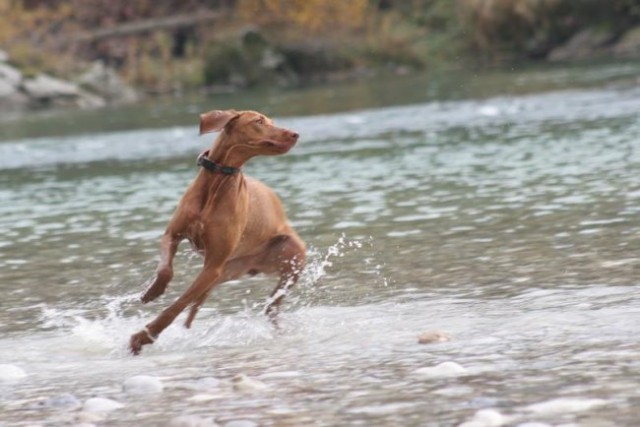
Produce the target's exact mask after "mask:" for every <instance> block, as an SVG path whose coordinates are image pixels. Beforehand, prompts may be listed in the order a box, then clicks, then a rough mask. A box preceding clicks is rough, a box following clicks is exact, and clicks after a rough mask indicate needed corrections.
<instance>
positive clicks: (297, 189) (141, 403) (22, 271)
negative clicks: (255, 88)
mask: <svg viewBox="0 0 640 427" xmlns="http://www.w3.org/2000/svg"><path fill="white" fill-rule="evenodd" d="M611 70H612V69H604V71H601V74H606V73H607V72H611ZM613 70H614V74H615V70H616V69H613ZM618 70H619V69H618ZM625 70H626V71H625ZM592 72H595V71H592ZM627 72H628V69H624V70H623V71H622V72H621V73H622V74H624V73H627ZM578 74H580V73H578ZM601 74H598V75H601ZM584 75H588V73H586V72H585V73H584ZM545 76H546V77H545ZM552 76H555V77H556V78H557V76H558V74H557V72H556V74H553V73H551V74H548V75H543V77H544V78H543V80H545V79H547V80H552V79H551V77H552ZM518 79H520V80H518ZM522 79H526V80H527V81H528V82H529V83H530V85H529V86H531V85H533V86H535V79H533V78H532V75H531V74H520V75H518V74H515V73H514V75H512V76H509V77H508V78H505V79H504V82H509V84H511V85H512V86H511V88H513V87H515V86H517V84H516V85H515V86H514V82H518V81H522ZM418 82H423V83H424V81H422V80H419V81H414V82H413V83H412V84H411V85H410V86H407V84H406V83H393V82H389V83H388V84H387V85H385V86H384V87H385V88H386V92H385V93H386V95H384V96H382V95H380V96H378V95H375V94H377V93H379V92H377V91H380V87H379V86H378V87H375V85H373V84H372V83H368V84H369V85H370V86H366V84H365V85H364V86H362V84H359V85H360V86H358V87H359V89H358V91H359V92H358V93H360V94H361V96H360V97H358V96H357V95H356V94H353V93H351V92H349V91H347V90H346V89H345V92H344V93H343V92H341V91H337V92H336V90H335V89H325V91H330V90H333V92H331V93H332V95H330V96H329V95H326V96H325V98H322V99H325V101H326V100H327V99H329V100H332V101H331V102H329V101H327V102H324V101H322V102H321V101H318V99H319V97H318V93H320V92H313V91H308V92H307V93H306V94H305V93H304V92H302V93H296V94H286V93H285V94H281V95H279V96H278V97H272V98H270V96H271V95H268V94H267V95H264V94H263V95H260V96H263V97H262V98H259V97H258V98H250V97H249V98H247V97H245V98H238V101H237V104H238V105H240V108H242V107H245V106H248V105H247V104H251V101H252V100H253V101H255V102H254V105H255V104H257V107H255V106H254V108H258V107H260V109H262V110H264V111H265V112H267V113H270V114H273V112H275V114H273V115H274V116H275V119H276V122H277V123H279V124H281V125H283V126H287V127H290V128H292V129H295V130H296V131H298V132H299V133H300V134H301V139H300V142H299V144H298V145H297V146H296V147H295V148H294V149H293V150H292V151H291V152H290V153H289V154H287V155H285V156H280V157H273V158H256V159H254V160H252V161H251V162H250V163H249V164H248V165H247V166H246V169H245V172H246V173H247V174H249V175H252V176H254V177H257V178H260V179H262V180H263V181H265V182H266V183H268V184H269V185H270V186H272V187H273V188H274V189H275V190H276V191H277V192H278V193H279V195H280V196H281V198H282V199H283V201H284V204H285V206H286V208H287V211H288V213H289V217H290V219H291V221H292V223H293V224H294V226H295V227H296V228H297V230H298V231H299V233H300V235H301V236H302V237H303V238H304V239H305V241H306V242H307V244H308V246H309V265H308V267H307V269H306V271H305V274H304V277H303V279H302V280H301V283H300V284H299V286H298V287H297V288H295V289H294V290H292V291H291V293H290V295H289V296H288V299H287V300H286V303H285V305H284V307H283V312H282V314H281V322H280V323H281V329H280V330H274V329H273V328H272V327H271V325H270V324H269V323H268V322H267V321H266V320H265V318H264V317H263V316H262V315H261V314H260V310H261V309H262V307H263V306H264V303H265V301H266V297H267V294H268V293H269V292H270V290H271V289H272V287H273V286H274V281H273V280H272V279H269V278H264V277H256V278H251V279H245V280H240V281H237V282H233V283H227V284H224V285H222V286H220V287H219V288H218V289H216V290H215V291H214V293H213V294H212V296H211V297H210V298H209V300H208V302H207V303H206V305H205V307H204V309H203V310H201V312H200V314H199V317H198V318H197V319H196V321H195V323H194V326H193V328H192V329H191V330H185V329H184V328H183V327H182V326H181V321H180V320H181V319H183V318H179V319H178V320H177V321H176V322H175V324H174V325H172V326H171V327H170V328H169V329H167V330H166V331H165V333H164V334H163V335H162V336H161V337H160V339H159V340H158V341H157V342H156V343H155V344H154V345H153V346H150V347H148V348H145V349H144V352H143V354H142V355H141V356H139V357H133V356H131V355H129V354H128V353H127V350H126V344H127V341H128V338H129V335H130V334H131V333H132V332H135V331H137V330H139V329H140V327H141V326H142V325H144V324H145V322H148V321H149V320H151V319H152V318H153V317H154V315H155V314H157V313H158V312H159V311H160V310H161V309H162V308H163V307H164V306H166V305H167V304H168V303H169V302H170V301H172V300H173V299H174V298H176V297H177V296H178V295H179V294H180V292H181V291H182V290H183V289H184V288H185V287H186V286H188V285H189V284H190V282H191V281H192V280H193V278H194V277H195V275H196V274H197V272H198V270H199V266H200V259H199V258H198V257H197V256H195V255H194V254H193V253H191V251H190V249H189V248H188V245H186V244H185V245H183V246H181V248H180V250H179V253H178V256H177V259H176V268H175V271H176V276H175V278H174V281H173V282H172V284H171V286H170V289H169V291H168V292H167V294H166V295H165V296H163V297H162V298H160V299H159V300H158V301H156V302H154V303H151V304H149V305H146V306H142V305H141V304H140V303H139V302H138V301H137V298H138V297H139V294H140V292H141V291H142V290H143V289H144V284H145V282H146V280H147V279H148V278H149V277H150V276H151V275H152V274H153V272H154V270H155V266H156V262H157V260H158V258H159V254H158V244H159V237H160V235H161V234H162V232H163V229H164V226H165V225H166V223H167V221H168V220H169V218H170V216H171V213H172V212H173V209H174V208H175V205H176V202H177V200H178V199H179V197H180V195H181V194H182V192H183V191H184V189H185V187H186V186H187V185H188V183H189V182H190V180H191V179H193V177H194V175H195V172H196V167H195V158H196V155H197V153H198V152H199V151H201V150H202V149H203V148H205V147H208V146H209V144H210V140H211V136H210V135H209V136H207V137H201V138H198V137H197V136H196V125H195V120H194V119H195V112H197V111H200V110H201V108H202V105H200V104H197V103H196V104H190V105H184V104H181V105H180V106H175V108H174V109H172V108H171V107H170V106H166V107H163V108H166V109H167V111H168V112H166V113H164V115H162V113H158V111H160V110H161V108H159V107H157V106H155V107H150V106H147V107H139V108H140V109H141V110H140V113H139V114H138V115H137V117H138V122H144V120H148V121H149V122H153V125H149V126H148V127H144V126H143V127H139V126H138V125H139V124H140V123H135V124H130V125H127V123H129V122H127V121H126V120H125V116H126V115H127V114H124V113H123V112H113V115H114V117H120V119H117V120H116V119H113V120H110V119H109V118H108V116H109V112H108V111H107V112H101V113H93V115H85V116H83V114H86V113H78V114H77V115H76V116H75V117H76V118H78V117H80V118H83V117H89V118H90V119H87V120H86V121H85V120H82V119H78V121H79V122H80V123H78V124H77V125H76V126H75V127H74V125H73V124H71V125H69V126H66V125H65V126H64V127H60V126H58V127H56V126H52V125H51V123H59V124H60V123H66V122H65V121H66V120H70V119H68V116H62V118H60V117H54V118H53V119H52V118H50V117H40V118H38V119H29V121H23V122H17V124H16V123H12V124H9V125H7V126H6V127H5V130H6V132H5V133H4V134H3V135H4V137H5V140H4V141H1V142H0V170H1V173H0V184H1V185H0V198H1V200H2V203H1V206H0V230H2V233H1V235H0V292H1V293H2V298H0V365H2V366H0V426H34V425H43V426H58V425H61V426H62V425H76V424H81V423H85V424H86V423H90V424H91V423H93V424H95V425H113V426H120V425H134V424H136V425H144V426H147V425H149V426H154V425H158V426H162V425H167V423H168V422H170V420H172V419H173V418H175V417H178V416H190V417H191V418H188V421H187V424H185V425H193V426H195V425H199V424H197V423H198V422H201V423H203V424H200V425H210V424H205V422H206V421H207V420H209V422H211V421H210V419H213V420H215V422H217V423H218V424H219V425H223V426H225V425H228V426H236V427H237V426H245V427H246V426H256V425H260V426H307V425H309V426H311V425H314V426H346V425H355V426H357V425H361V426H457V425H460V424H463V423H465V422H466V423H467V424H466V426H476V427H478V426H491V425H500V424H503V425H514V426H516V425H529V426H531V427H532V426H534V425H537V426H544V425H554V426H557V425H564V426H569V425H571V426H637V425H640V341H639V338H638V337H639V336H640V279H639V277H640V276H639V274H638V273H640V117H639V115H638V112H639V111H640V87H639V86H638V85H637V83H629V82H626V83H624V84H619V85H612V86H606V85H598V86H597V87H589V88H584V87H583V88H580V89H562V90H560V89H558V88H556V89H554V90H552V91H546V92H542V93H517V92H528V91H513V90H504V91H500V88H501V87H503V88H504V87H506V83H505V84H504V85H500V84H496V85H495V87H493V88H492V92H493V93H494V95H493V96H491V93H479V94H476V95H477V96H473V95H474V94H473V93H471V94H469V93H468V92H467V93H457V94H456V95H455V96H449V97H446V96H445V97H444V98H443V97H442V96H433V95H432V94H430V93H428V85H427V84H426V83H424V86H421V85H420V84H418ZM394 84H395V85H396V86H394ZM421 84H422V83H421ZM477 86H482V84H479V85H477ZM367 87H369V89H368V90H367V89H366V88H367ZM394 87H396V88H397V91H396V92H395V93H396V95H397V97H396V98H394V97H393V94H394V90H393V88H394ZM451 87H458V86H455V85H453V86H451ZM441 90H444V91H445V92H446V87H445V89H441ZM529 92H530V91H529ZM322 93H325V94H326V92H322ZM362 94H366V95H367V96H368V98H367V96H365V95H362ZM347 95H349V96H351V97H353V99H352V101H351V103H347V104H344V103H342V102H341V100H344V99H347V98H348V99H351V98H349V96H347ZM436 95H438V94H436ZM363 97H364V98H365V99H364V100H363V99H362V98H363ZM436 98H440V100H437V99H436ZM257 99H261V101H260V102H258V101H256V100H257ZM269 99H271V101H273V102H271V101H269ZM222 100H223V101H224V102H225V103H229V102H232V101H233V97H232V96H228V97H226V98H222ZM207 102H208V103H209V108H217V107H221V106H223V107H224V106H226V105H219V104H216V103H217V102H221V101H220V99H218V100H216V99H215V98H214V99H213V100H212V99H209V100H208V101H207ZM318 102H320V105H319V104H318ZM203 103H204V102H203ZM403 103H409V104H408V105H393V104H403ZM238 105H228V106H229V107H234V106H236V107H237V106H238ZM296 105H304V107H300V109H298V110H296ZM154 108H155V109H154ZM130 111H133V110H124V112H125V113H126V112H130ZM332 111H340V112H332ZM187 113H189V115H190V117H192V118H191V119H190V120H192V121H194V124H192V125H185V124H184V117H183V116H185V115H186V114H187ZM119 114H120V116H118V115H119ZM154 117H155V119H151V118H154ZM100 118H102V119H103V121H102V122H101V121H100ZM132 120H133V119H132ZM56 121H57V122H56ZM86 122H90V123H91V126H88V127H87V124H86ZM20 123H23V124H22V125H20ZM24 123H27V124H26V125H25V124H24ZM38 123H41V124H42V123H44V124H42V125H41V126H40V127H38V126H39V125H38ZM132 127H133V128H135V129H132ZM127 128H128V129H127ZM18 129H20V131H19V132H18V131H17V130H18ZM48 131H50V132H51V134H50V135H49V136H40V135H41V134H46V133H47V132H48ZM20 132H23V133H24V135H18V133H20ZM429 331H440V332H441V333H443V334H446V336H448V337H449V338H450V340H448V341H445V342H436V343H430V344H419V343H418V336H419V335H420V334H421V333H424V332H429ZM442 363H445V364H444V365H442ZM5 365H11V366H12V367H16V368H19V369H21V370H22V371H23V372H24V373H25V374H26V376H24V377H22V378H15V379H13V380H11V379H9V378H8V377H9V376H10V375H9V374H8V373H7V372H8V371H7V370H8V369H10V368H11V367H7V366H5ZM430 368H433V369H430ZM3 372H4V378H3ZM138 375H146V376H152V377H156V379H159V380H160V381H161V383H162V385H163V386H164V388H163V390H162V391H158V390H155V391H156V392H150V393H147V394H136V393H134V392H132V391H131V390H130V389H125V388H123V384H125V382H126V381H127V380H128V379H130V378H131V377H134V376H138ZM238 376H246V377H249V378H250V379H251V380H253V381H256V382H257V383H251V382H250V380H246V379H240V380H238ZM234 378H235V379H234ZM241 378H245V377H241ZM93 397H101V398H108V399H113V400H115V401H118V402H120V403H121V404H123V405H124V406H123V407H122V408H121V409H118V410H115V411H111V412H107V411H99V410H96V409H95V408H93V409H92V407H91V406H90V405H89V404H87V403H85V402H86V401H87V399H90V398H93ZM99 409H100V408H99ZM101 409H104V408H101ZM483 410H484V411H483ZM487 410H489V411H487ZM173 421H174V425H178V424H175V423H176V422H177V421H176V420H173ZM183 421H184V418H183ZM189 423H190V424H189ZM533 423H537V424H533Z"/></svg>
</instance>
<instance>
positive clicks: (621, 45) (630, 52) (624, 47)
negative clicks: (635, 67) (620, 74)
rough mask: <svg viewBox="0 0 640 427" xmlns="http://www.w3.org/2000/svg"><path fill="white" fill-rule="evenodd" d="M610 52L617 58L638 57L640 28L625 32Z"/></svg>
mask: <svg viewBox="0 0 640 427" xmlns="http://www.w3.org/2000/svg"><path fill="white" fill-rule="evenodd" d="M612 50H613V54H614V55H615V56H616V57H618V58H637V57H640V27H635V28H633V29H631V30H629V31H627V32H626V33H625V34H624V35H623V36H622V38H621V39H620V41H618V43H616V44H615V46H614V47H613V49H612Z"/></svg>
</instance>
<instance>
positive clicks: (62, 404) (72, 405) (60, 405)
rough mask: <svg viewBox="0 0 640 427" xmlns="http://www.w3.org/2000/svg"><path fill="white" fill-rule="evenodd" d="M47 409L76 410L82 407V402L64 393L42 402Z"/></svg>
mask: <svg viewBox="0 0 640 427" xmlns="http://www.w3.org/2000/svg"><path fill="white" fill-rule="evenodd" d="M43 405H44V406H46V407H48V408H56V409H68V410H73V409H78V408H80V407H81V406H82V402H81V401H80V400H79V399H78V398H77V397H76V396H74V395H73V394H71V393H64V394H61V395H59V396H53V397H50V398H48V399H47V400H45V401H44V402H43Z"/></svg>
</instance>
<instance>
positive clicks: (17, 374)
mask: <svg viewBox="0 0 640 427" xmlns="http://www.w3.org/2000/svg"><path fill="white" fill-rule="evenodd" d="M26 376H27V373H26V372H25V371H24V370H23V369H22V368H19V367H17V366H15V365H0V382H8V381H17V380H19V379H22V378H24V377H26Z"/></svg>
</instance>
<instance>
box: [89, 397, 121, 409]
mask: <svg viewBox="0 0 640 427" xmlns="http://www.w3.org/2000/svg"><path fill="white" fill-rule="evenodd" d="M120 408H124V405H123V404H122V403H120V402H118V401H116V400H112V399H106V398H104V397H92V398H90V399H87V400H85V402H84V405H83V407H82V409H83V410H85V411H87V412H110V411H115V410H116V409H120Z"/></svg>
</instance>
